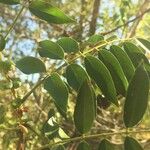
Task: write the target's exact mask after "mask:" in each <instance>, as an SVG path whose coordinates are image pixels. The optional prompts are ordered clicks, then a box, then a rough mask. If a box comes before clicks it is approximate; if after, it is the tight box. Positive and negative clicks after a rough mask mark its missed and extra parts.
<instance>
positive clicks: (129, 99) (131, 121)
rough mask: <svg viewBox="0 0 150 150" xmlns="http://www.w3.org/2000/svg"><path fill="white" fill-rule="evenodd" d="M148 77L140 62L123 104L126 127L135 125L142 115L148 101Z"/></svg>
mask: <svg viewBox="0 0 150 150" xmlns="http://www.w3.org/2000/svg"><path fill="white" fill-rule="evenodd" d="M148 92H149V77H148V74H147V72H146V70H145V68H144V66H143V64H140V65H139V66H138V67H137V69H136V71H135V74H134V76H133V78H132V80H131V82H130V84H129V87H128V90H127V96H126V100H125V105H124V123H125V126H126V127H133V126H135V125H136V124H137V123H138V122H139V121H140V120H141V119H142V117H143V115H144V113H145V111H146V108H147V103H148Z"/></svg>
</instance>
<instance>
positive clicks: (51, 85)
mask: <svg viewBox="0 0 150 150" xmlns="http://www.w3.org/2000/svg"><path fill="white" fill-rule="evenodd" d="M44 88H45V89H46V90H47V91H48V93H49V94H50V95H51V96H52V97H53V99H54V102H55V104H56V107H57V108H58V110H60V111H61V112H60V113H62V112H63V113H66V111H67V104H68V89H67V86H66V85H65V83H64V82H63V81H62V80H61V78H60V76H59V75H58V74H57V73H52V74H51V76H49V77H48V78H47V79H46V80H45V82H44Z"/></svg>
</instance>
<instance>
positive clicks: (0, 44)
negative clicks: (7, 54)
mask: <svg viewBox="0 0 150 150" xmlns="http://www.w3.org/2000/svg"><path fill="white" fill-rule="evenodd" d="M5 45H6V41H5V39H4V37H3V36H2V35H0V51H3V50H4V48H5Z"/></svg>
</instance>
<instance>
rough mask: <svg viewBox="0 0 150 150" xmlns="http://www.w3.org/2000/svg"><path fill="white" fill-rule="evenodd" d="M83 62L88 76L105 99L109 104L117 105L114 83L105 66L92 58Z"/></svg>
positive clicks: (88, 57) (87, 58)
mask: <svg viewBox="0 0 150 150" xmlns="http://www.w3.org/2000/svg"><path fill="white" fill-rule="evenodd" d="M84 61H85V68H86V70H87V72H88V74H89V76H90V77H91V78H92V79H93V80H94V81H95V82H96V84H97V85H98V87H99V88H100V90H101V91H102V93H103V94H104V95H105V97H107V99H108V100H109V101H110V102H112V103H114V104H115V105H118V102H117V98H116V89H115V86H114V82H113V80H112V77H111V75H110V72H109V71H108V69H107V68H106V67H105V65H104V64H103V63H102V62H101V61H100V60H98V59H97V58H95V57H93V56H87V57H85V60H84Z"/></svg>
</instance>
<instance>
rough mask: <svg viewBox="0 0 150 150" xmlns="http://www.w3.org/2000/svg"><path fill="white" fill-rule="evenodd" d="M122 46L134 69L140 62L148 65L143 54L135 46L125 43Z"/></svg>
mask: <svg viewBox="0 0 150 150" xmlns="http://www.w3.org/2000/svg"><path fill="white" fill-rule="evenodd" d="M123 46H124V50H125V52H126V53H127V54H128V56H129V57H130V59H131V61H132V63H133V64H134V66H135V67H137V66H138V65H139V63H140V62H141V60H144V62H145V63H146V64H149V61H148V59H147V58H146V56H145V55H144V53H143V52H142V51H141V49H139V48H138V47H137V46H136V45H135V44H133V43H131V42H125V43H124V44H123Z"/></svg>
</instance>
